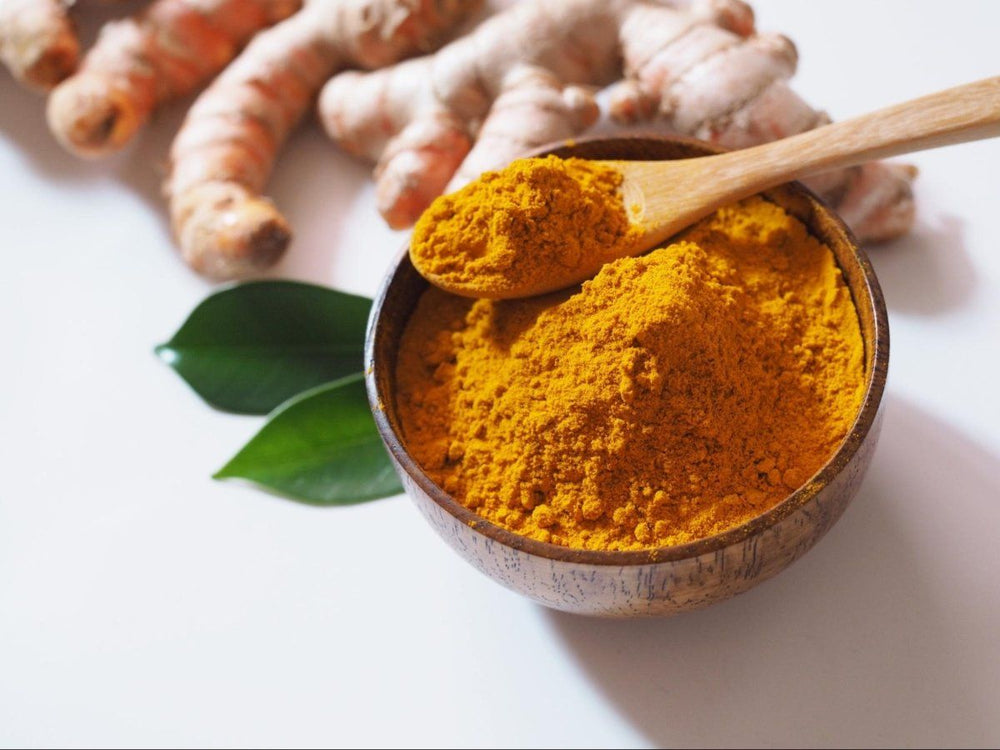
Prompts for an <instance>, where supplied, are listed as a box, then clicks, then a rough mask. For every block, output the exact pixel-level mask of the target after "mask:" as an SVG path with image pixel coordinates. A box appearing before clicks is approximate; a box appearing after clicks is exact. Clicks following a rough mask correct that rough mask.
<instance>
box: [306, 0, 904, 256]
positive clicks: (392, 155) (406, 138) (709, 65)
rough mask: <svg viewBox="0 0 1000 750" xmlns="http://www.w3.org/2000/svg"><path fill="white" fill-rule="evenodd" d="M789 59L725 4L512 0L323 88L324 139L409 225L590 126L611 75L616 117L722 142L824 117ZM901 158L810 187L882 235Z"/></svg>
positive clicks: (756, 138)
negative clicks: (596, 94) (797, 82)
mask: <svg viewBox="0 0 1000 750" xmlns="http://www.w3.org/2000/svg"><path fill="white" fill-rule="evenodd" d="M796 63H797V54H796V50H795V47H794V46H793V44H792V43H791V42H790V41H789V40H788V39H786V38H785V37H783V36H780V35H775V34H756V33H755V32H754V19H753V13H752V11H751V10H750V8H749V6H747V5H746V4H745V3H743V2H740V0H695V2H693V3H692V4H691V5H690V6H688V7H674V6H671V5H667V4H664V3H662V2H657V1H656V0H562V1H561V2H540V1H539V2H522V3H519V4H517V5H514V6H513V7H511V8H509V9H508V10H506V11H504V12H502V13H499V14H497V15H496V16H494V17H493V18H491V19H488V20H487V21H485V22H484V23H483V24H481V25H480V26H479V27H478V28H477V29H475V30H474V31H473V32H472V33H470V34H468V35H466V36H465V37H462V38H461V39H458V40H456V41H455V42H453V43H451V44H449V45H447V46H445V47H444V48H442V49H441V50H440V51H438V52H437V53H435V54H434V55H431V56H427V57H423V58H419V59H415V60H411V61H407V62H403V63H401V64H399V65H397V66H395V67H392V68H387V69H385V70H380V71H376V72H373V73H358V72H346V73H341V74H340V75H338V76H336V77H334V78H333V79H332V80H331V81H330V82H329V83H327V85H326V86H325V87H324V89H323V91H322V93H321V95H320V101H319V109H320V117H321V119H322V121H323V124H324V127H325V128H326V131H327V132H328V134H329V135H330V136H331V137H332V138H333V139H334V140H335V141H336V142H338V143H340V144H341V145H342V146H343V147H344V148H346V149H347V150H348V151H351V152H352V153H355V154H359V155H362V156H365V157H367V158H370V159H372V160H374V161H375V162H376V168H375V179H376V183H377V197H378V203H379V210H380V211H381V212H382V214H383V216H384V217H385V218H386V220H387V221H388V223H389V224H390V225H391V226H394V227H404V226H408V225H410V224H412V223H413V222H414V221H415V220H416V218H417V217H418V216H419V215H420V213H421V212H422V211H423V209H424V208H426V206H427V205H428V204H429V203H430V201H431V200H432V199H433V198H434V197H435V196H437V195H439V194H440V193H442V192H444V191H447V190H453V189H455V188H457V187H459V186H460V185H462V184H464V183H465V182H467V181H468V180H470V179H472V178H473V177H475V176H476V175H478V174H479V173H480V172H482V171H483V170H485V169H489V168H494V167H497V166H500V165H502V164H504V163H506V162H508V161H509V160H510V159H511V158H513V157H514V156H516V155H518V154H520V153H523V152H524V151H526V150H529V149H532V148H536V147H537V146H539V145H542V144H543V143H546V142H549V141H554V140H559V139H563V138H568V137H572V136H574V135H576V134H578V133H580V132H582V131H583V130H585V129H586V128H587V127H589V126H590V124H592V123H593V121H594V119H595V117H596V114H597V109H596V106H595V104H594V101H593V98H592V95H591V93H590V90H589V89H588V88H587V87H590V86H606V85H608V84H611V83H613V82H615V81H616V79H621V80H620V81H619V82H618V83H617V84H616V85H615V86H614V87H613V88H612V90H611V92H610V102H611V104H610V110H611V115H612V117H614V118H615V119H617V120H619V121H623V122H638V121H651V122H655V123H657V124H658V125H660V126H662V127H663V128H664V129H665V130H668V131H670V132H673V133H678V134H683V135H694V136H697V137H700V138H703V139H706V140H709V141H714V142H716V143H720V144H722V145H727V146H731V147H742V146H748V145H751V144H754V143H760V142H763V141H768V140H773V139H777V138H782V137H785V136H788V135H793V134H795V133H798V132H801V131H803V130H807V129H810V128H813V127H816V126H817V125H820V124H823V123H825V122H827V121H828V120H827V118H826V115H824V114H823V113H820V112H816V111H815V110H813V109H812V108H811V107H809V106H808V105H807V104H806V103H805V102H804V101H803V100H802V99H801V98H799V97H798V96H797V95H796V94H795V93H794V92H792V90H791V89H790V88H788V86H787V85H786V83H785V81H786V80H787V79H788V78H789V77H790V76H791V75H792V74H793V73H794V71H795V67H796ZM912 177H913V172H912V170H911V169H910V168H908V167H901V166H896V165H887V164H870V165H865V166H864V167H861V168H858V169H855V170H849V171H842V172H839V173H835V174H830V175H822V176H820V178H818V180H816V181H815V182H814V185H815V186H816V187H818V188H819V189H820V190H821V192H822V193H823V194H824V195H825V196H826V197H827V198H828V199H830V200H832V202H833V203H834V205H835V207H839V208H840V209H841V210H842V212H843V213H844V215H845V218H846V219H847V220H848V221H849V222H850V223H851V225H852V226H853V227H854V229H855V231H856V232H857V233H858V234H859V236H860V237H861V238H862V239H887V238H889V237H892V236H895V235H897V234H901V233H903V232H905V231H906V230H907V229H908V228H909V226H910V224H911V223H912V220H913V199H912V193H911V191H910V180H911V179H912Z"/></svg>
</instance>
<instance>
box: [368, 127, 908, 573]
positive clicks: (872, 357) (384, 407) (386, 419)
mask: <svg viewBox="0 0 1000 750" xmlns="http://www.w3.org/2000/svg"><path fill="white" fill-rule="evenodd" d="M717 152H718V149H716V148H715V147H713V146H710V145H709V144H705V143H702V142H700V141H694V140H691V139H683V138H667V137H620V138H591V139H585V140H580V141H576V142H568V143H564V144H559V145H557V146H554V147H548V148H545V149H541V150H539V151H538V152H537V154H535V155H546V154H555V155H557V156H562V157H569V156H578V157H583V158H591V159H626V160H643V159H679V158H689V157H692V156H704V155H707V154H711V153H717ZM763 195H764V197H765V198H767V199H768V200H771V201H773V202H774V203H777V204H778V205H780V206H782V207H783V208H784V209H785V210H786V211H788V212H789V213H791V214H792V215H793V216H795V217H796V218H798V219H799V220H800V221H802V222H803V223H804V224H805V225H806V226H807V227H808V228H809V231H810V232H811V233H812V234H813V236H815V237H816V238H817V239H819V240H820V241H822V242H823V243H824V244H826V245H827V246H829V247H830V249H831V250H832V251H833V254H834V256H835V257H836V259H837V262H838V264H839V265H840V268H841V270H842V272H843V274H844V279H845V281H846V283H847V286H848V288H849V289H850V291H851V294H852V296H853V298H854V303H855V307H856V309H857V312H858V318H859V322H860V326H861V333H862V337H863V339H864V345H865V378H866V391H865V397H864V400H863V402H862V406H861V409H860V411H859V413H858V415H857V417H856V419H855V422H854V424H853V426H852V428H851V430H850V431H849V433H848V435H847V437H846V438H845V439H844V441H843V443H842V444H841V446H840V448H839V449H838V450H837V452H836V453H835V454H834V455H833V456H832V457H831V458H830V460H829V461H827V463H826V464H825V465H824V466H823V467H822V468H821V469H820V470H819V472H817V474H816V475H814V476H813V477H812V478H811V479H810V480H809V481H808V482H806V484H804V485H803V486H802V487H800V488H799V489H798V490H796V491H795V492H793V493H792V494H790V495H789V496H788V497H786V498H785V499H784V500H783V501H781V502H780V503H778V504H777V505H776V506H774V507H773V508H771V510H769V511H767V512H765V513H764V514H762V515H760V516H757V517H756V518H754V519H752V520H750V521H748V522H747V523H744V524H743V525H741V526H737V527H734V528H732V529H729V530H727V531H725V532H723V533H722V534H717V535H715V536H711V537H706V538H704V539H699V540H697V541H695V542H691V543H688V544H684V545H677V546H671V547H656V548H650V549H647V550H639V551H630V552H619V551H607V552H605V551H595V550H577V549H570V548H568V547H563V546H561V545H555V544H550V543H547V542H540V541H536V540H533V539H528V538H526V537H522V536H520V535H517V534H514V533H513V532H510V531H508V530H506V529H504V528H501V527H499V526H496V525H494V524H492V523H490V522H489V521H486V520H485V519H483V518H482V517H480V516H478V515H477V514H475V513H473V512H472V511H470V510H469V509H467V508H465V507H464V506H463V505H461V503H459V502H458V501H456V500H455V499H454V498H452V497H451V496H450V495H448V494H447V493H446V492H444V490H442V489H441V488H440V487H438V486H437V485H436V484H434V482H433V481H431V479H430V478H429V477H428V476H427V475H426V474H425V473H424V472H423V470H422V469H421V468H420V466H418V465H417V463H416V462H415V461H414V460H413V458H412V457H411V456H410V454H409V452H408V451H407V450H406V445H405V441H404V438H403V431H402V427H401V424H400V421H399V417H398V412H397V405H396V400H395V370H396V355H397V350H398V346H399V341H400V338H401V337H402V334H403V329H404V328H405V326H406V323H407V321H408V320H409V318H410V315H411V314H412V312H413V310H414V308H415V307H416V304H417V301H418V300H419V299H420V296H421V295H422V294H423V292H424V290H425V289H426V288H427V286H428V282H427V281H426V280H424V279H423V277H421V276H420V275H419V274H418V273H417V272H416V270H415V269H414V267H413V265H412V263H410V259H409V256H408V254H407V250H408V248H404V249H403V252H402V254H401V256H400V257H399V259H398V260H397V262H396V265H395V267H394V269H393V270H392V272H391V273H390V274H389V276H388V277H387V278H386V280H385V281H384V283H383V285H382V288H381V289H380V290H379V293H378V295H377V296H376V299H375V303H374V306H373V308H372V314H371V318H370V320H369V326H368V335H367V341H366V351H365V359H366V373H367V375H366V380H367V387H368V396H369V400H370V401H371V403H372V407H373V411H374V414H375V421H376V424H377V426H378V429H379V432H380V433H381V435H382V439H383V440H384V441H385V444H386V447H387V448H388V450H389V452H390V453H391V454H392V456H393V457H394V459H395V460H396V462H397V464H398V465H399V467H400V468H401V470H402V471H404V472H406V474H407V475H408V476H409V477H410V478H411V479H412V480H413V481H414V482H415V483H416V484H417V486H418V487H420V488H421V489H422V490H423V491H424V492H425V493H427V495H428V496H429V497H431V498H432V499H433V500H434V502H435V503H437V504H438V505H439V506H440V507H441V508H443V509H444V510H446V511H447V512H448V513H450V514H451V515H453V516H454V517H455V518H457V519H458V520H459V521H461V522H462V523H464V524H467V525H469V526H471V527H473V528H475V529H476V530H477V531H479V532H481V533H482V534H484V535H486V536H487V537H489V538H491V539H493V540H495V541H497V542H500V543H501V544H504V545H507V546H509V547H513V548H515V549H518V550H522V551H524V552H528V553H530V554H534V555H539V556H541V557H546V558H549V559H553V560H561V561H573V562H580V563H587V564H592V565H645V564H649V563H656V562H665V561H669V560H680V559H685V558H689V557H695V556H698V555H702V554H705V553H710V552H713V551H715V550H718V549H722V548H724V547H728V546H729V545H732V544H737V543H739V542H741V541H742V540H744V539H746V538H747V537H750V536H752V535H754V534H758V533H760V532H761V531H763V530H764V529H766V528H768V527H770V526H772V525H773V524H775V523H777V522H778V521H780V520H781V519H783V518H785V517H786V516H788V515H789V514H791V513H793V512H795V511H796V510H797V509H798V508H800V507H801V506H802V505H804V504H805V503H807V502H808V501H809V500H810V499H811V498H813V497H814V496H815V495H816V493H818V492H819V491H820V490H821V489H822V488H823V487H825V486H826V485H827V484H828V483H829V481H830V480H831V479H832V478H833V477H834V476H836V475H837V474H838V472H840V471H841V470H842V469H843V468H844V467H845V466H846V465H847V464H848V462H849V461H850V460H851V458H852V456H854V454H855V452H856V451H857V450H858V448H859V446H860V445H861V443H862V441H863V440H864V438H865V436H866V435H867V434H868V432H869V430H870V428H871V427H872V423H873V421H874V419H875V416H876V414H877V411H878V406H879V403H880V401H881V398H882V392H883V390H884V387H885V379H886V370H887V366H888V355H889V338H888V320H887V316H886V310H885V301H884V299H883V297H882V292H881V289H880V288H879V285H878V280H877V279H876V278H875V273H874V270H873V269H872V267H871V263H870V262H869V260H868V258H867V256H865V254H864V253H863V252H862V251H861V250H860V249H859V248H858V246H857V241H856V240H855V239H854V236H853V235H852V234H851V232H850V230H849V229H848V228H847V227H846V226H845V225H844V223H843V222H842V221H841V220H840V218H839V217H837V215H836V214H834V213H833V211H831V210H830V209H828V208H827V207H826V206H825V205H824V204H823V203H822V202H821V201H820V200H819V199H818V198H816V196H814V195H813V194H812V193H811V192H810V191H809V190H807V189H806V188H805V187H804V186H802V185H801V184H799V183H789V184H788V185H783V186H781V187H778V188H775V189H773V190H769V191H767V192H765V193H764V194H763Z"/></svg>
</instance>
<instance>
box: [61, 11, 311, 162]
mask: <svg viewBox="0 0 1000 750" xmlns="http://www.w3.org/2000/svg"><path fill="white" fill-rule="evenodd" d="M300 5H301V0H156V2H154V3H153V4H152V5H150V7H149V8H147V9H146V10H145V11H143V12H142V13H140V14H138V15H137V16H135V17H133V18H128V19H124V20H121V21H115V22H112V23H109V24H107V25H106V26H105V27H104V28H103V29H102V30H101V34H100V36H99V38H98V40H97V43H96V44H95V46H94V48H93V49H92V50H90V51H89V52H88V53H87V54H86V55H85V56H84V59H83V62H82V64H81V65H80V69H79V70H78V71H77V72H76V73H75V74H74V75H72V76H70V77H69V78H68V79H67V80H65V81H63V82H62V83H61V84H60V85H59V86H57V87H56V89H55V90H54V91H53V92H52V94H51V96H50V97H49V103H48V121H49V127H50V128H51V129H52V132H53V133H54V134H55V136H56V138H57V139H58V140H59V142H60V143H62V144H63V145H64V146H65V147H66V148H67V149H69V150H70V151H72V152H74V153H76V154H77V155H79V156H86V157H94V156H102V155H104V154H107V153H109V152H112V151H115V150H117V149H119V148H121V147H122V146H124V145H125V144H126V143H127V142H128V141H129V140H130V139H131V138H132V137H133V136H134V135H135V133H136V131H138V129H139V128H140V127H142V125H143V124H144V123H145V122H146V121H147V120H148V119H149V116H150V114H151V113H152V111H153V110H154V109H155V108H156V106H157V105H159V104H160V103H161V102H164V101H166V100H168V99H172V98H175V97H178V96H182V95H183V94H186V93H188V92H189V91H191V90H193V89H194V88H195V87H197V86H198V85H199V84H201V83H203V82H204V81H206V80H207V79H208V78H209V77H211V76H212V75H214V74H215V73H217V72H218V71H219V70H221V69H222V68H223V67H225V65H226V64H227V63H229V61H230V60H232V58H233V57H234V56H235V54H236V52H237V51H238V50H239V49H240V48H241V47H242V46H243V45H244V44H246V43H247V41H248V40H249V39H250V37H251V36H253V35H254V34H255V33H256V32H257V31H258V30H260V29H262V28H264V27H266V26H270V25H272V24H274V23H275V22H277V21H279V20H281V19H283V18H286V17H287V16H288V15H290V14H291V13H293V12H295V11H296V10H298V8H299V6H300Z"/></svg>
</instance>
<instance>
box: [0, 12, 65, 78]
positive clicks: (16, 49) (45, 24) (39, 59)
mask: <svg viewBox="0 0 1000 750" xmlns="http://www.w3.org/2000/svg"><path fill="white" fill-rule="evenodd" d="M79 59H80V42H79V41H78V40H77V38H76V33H75V32H74V30H73V25H72V23H71V22H70V19H69V17H68V16H67V15H66V3H64V2H62V0H0V62H3V64H4V65H5V66H6V67H7V68H8V69H9V70H10V72H11V73H12V74H13V75H14V77H15V78H16V79H17V80H18V81H20V82H21V83H22V84H24V85H25V86H27V87H28V88H33V89H37V90H39V91H48V90H49V89H51V88H52V87H53V86H55V85H56V84H57V83H59V81H61V80H63V79H64V78H65V77H66V76H68V75H69V74H70V73H72V72H73V71H74V70H76V66H77V65H78V63H79Z"/></svg>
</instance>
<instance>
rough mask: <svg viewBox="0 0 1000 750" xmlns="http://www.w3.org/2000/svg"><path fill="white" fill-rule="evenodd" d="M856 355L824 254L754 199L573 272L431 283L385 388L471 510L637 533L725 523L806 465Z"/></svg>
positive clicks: (423, 457) (622, 536)
mask: <svg viewBox="0 0 1000 750" xmlns="http://www.w3.org/2000/svg"><path fill="white" fill-rule="evenodd" d="M556 229H558V227H556ZM864 368H865V365H864V345H863V341H862V338H861V332H860V327H859V323H858V317H857V313H856V311H855V308H854V304H853V301H852V299H851V295H850V291H849V290H848V288H847V287H846V285H845V283H844V280H843V278H842V274H841V271H840V269H839V268H838V266H837V263H836V261H835V259H834V256H833V253H832V252H831V251H830V249H829V248H828V247H826V246H824V245H823V244H822V243H820V242H819V241H818V240H817V239H815V238H814V237H812V236H811V235H810V234H809V233H808V230H807V229H806V227H805V226H804V225H803V224H802V223H801V222H799V221H798V220H797V219H795V218H794V217H792V216H790V215H789V214H787V213H786V212H785V211H784V210H783V209H782V208H780V207H779V206H776V205H774V204H772V203H770V202H768V201H767V200H764V199H763V198H760V197H755V198H751V199H748V200H746V201H742V202H741V203H739V204H735V205H732V206H729V207H725V208H722V209H720V210H719V211H717V212H716V213H715V214H714V215H712V216H710V217H708V218H706V219H704V220H703V221H701V222H700V223H698V224H697V225H695V226H693V227H691V228H690V229H688V230H687V231H685V232H683V233H682V234H681V235H679V236H678V237H677V238H675V240H674V242H673V243H672V244H671V245H669V246H667V247H663V248H659V249H657V250H654V251H653V252H651V253H649V254H647V255H644V256H641V257H635V258H623V259H621V260H617V261H614V262H612V263H610V264H608V265H606V266H605V267H604V268H603V269H602V270H601V272H600V273H598V274H597V276H596V277H594V278H593V279H591V280H590V281H588V282H585V283H584V284H583V285H582V286H579V287H575V288H573V289H569V290H563V291H560V292H555V293H553V294H549V295H546V296H544V297H535V298H531V299H521V300H507V301H492V300H471V299H465V298H461V297H455V296H452V295H448V294H446V293H444V292H442V291H440V290H438V289H436V288H433V287H431V288H429V289H428V290H427V291H426V292H425V293H424V294H423V296H422V298H421V299H420V301H419V303H418V305H417V307H416V309H415V311H414V313H413V315H412V317H411V319H410V321H409V322H408V324H407V327H406V330H405V332H404V335H403V337H402V341H401V345H400V350H399V357H398V361H397V368H396V400H397V403H398V407H399V413H400V418H401V422H402V429H403V434H404V439H405V442H406V445H407V447H408V449H409V451H410V452H411V454H412V455H413V456H414V458H415V459H416V460H417V462H418V463H419V464H420V465H421V467H422V468H423V469H424V471H425V472H426V473H427V474H428V476H430V477H431V479H432V480H433V481H435V482H436V483H437V484H438V485H439V486H441V487H442V488H443V489H444V490H445V491H447V492H448V493H450V494H451V495H452V496H453V497H454V498H455V499H456V500H457V501H458V502H460V503H462V504H463V505H465V506H466V507H468V508H470V509H473V510H474V511H475V512H476V513H478V514H479V515H481V516H482V517H483V518H485V519H487V520H489V521H491V522H493V523H495V524H498V525H500V526H502V527H505V528H507V529H509V530H511V531H513V532H515V533H517V534H521V535H524V536H527V537H530V538H532V539H537V540H541V541H545V542H552V543H555V544H559V545H564V546H568V547H573V548H578V549H593V550H635V549H643V548H650V547H657V546H664V545H676V544H682V543H685V542H690V541H694V540H697V539H700V538H703V537H707V536H711V535H714V534H718V533H721V532H723V531H725V530H727V529H730V528H732V527H734V526H737V525H739V524H742V523H744V522H746V521H748V520H750V519H752V518H754V517H756V516H758V515H760V514H761V513H763V512H765V511H767V510H768V509H769V508H771V507H773V506H774V505H775V504H777V503H778V502H780V501H781V500H782V499H783V498H785V497H786V496H787V495H788V494H789V493H790V492H792V491H793V490H795V489H796V488H798V487H799V486H801V485H802V484H804V483H805V482H807V481H808V480H809V478H810V477H811V476H812V475H813V474H814V473H815V472H816V471H817V470H818V469H819V468H820V467H821V466H822V465H823V464H824V463H825V462H826V461H827V460H828V459H829V457H830V456H831V455H832V454H833V453H834V452H835V450H836V449H837V447H838V445H839V444H840V442H841V441H842V440H843V438H844V436H845V435H846V433H847V432H848V430H849V429H850V427H851V425H852V423H853V421H854V419H855V416H856V415H857V413H858V411H859V409H860V404H861V400H862V398H863V394H864V380H865V378H864V371H865V370H864Z"/></svg>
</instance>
